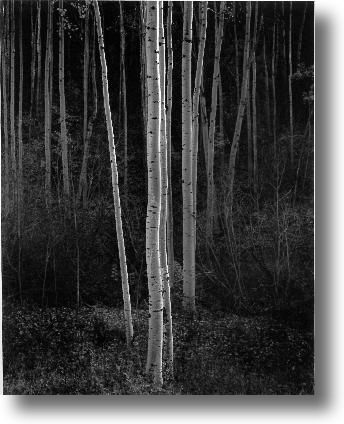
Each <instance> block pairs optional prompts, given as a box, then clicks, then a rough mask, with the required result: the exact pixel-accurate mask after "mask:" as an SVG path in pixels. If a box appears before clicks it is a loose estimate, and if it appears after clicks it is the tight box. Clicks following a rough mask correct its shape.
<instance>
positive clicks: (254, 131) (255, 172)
mask: <svg viewBox="0 0 344 424" xmlns="http://www.w3.org/2000/svg"><path fill="white" fill-rule="evenodd" d="M258 4H259V3H258V2H257V1H256V7H255V15H254V32H253V45H254V46H256V44H257V22H258ZM252 54H253V58H252V136H253V137H252V140H253V192H254V196H255V199H256V202H257V206H258V152H257V100H256V97H257V62H256V49H255V48H254V50H253V52H252Z"/></svg>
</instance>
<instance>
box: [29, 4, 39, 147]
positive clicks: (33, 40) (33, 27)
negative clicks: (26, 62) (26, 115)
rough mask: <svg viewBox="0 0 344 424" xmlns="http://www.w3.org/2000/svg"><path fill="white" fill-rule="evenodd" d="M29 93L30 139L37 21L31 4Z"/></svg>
mask: <svg viewBox="0 0 344 424" xmlns="http://www.w3.org/2000/svg"><path fill="white" fill-rule="evenodd" d="M30 7H31V31H32V33H31V92H30V122H29V139H31V127H32V119H33V105H34V103H35V102H34V97H35V80H36V39H37V20H36V21H35V19H34V12H33V11H34V5H33V3H32V2H31V3H30Z"/></svg>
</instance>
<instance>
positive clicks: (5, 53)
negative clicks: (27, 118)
mask: <svg viewBox="0 0 344 424" xmlns="http://www.w3.org/2000/svg"><path fill="white" fill-rule="evenodd" d="M3 7H4V18H3V23H4V37H3V38H2V60H1V71H2V84H1V88H2V105H3V134H4V144H5V148H4V155H5V157H4V162H5V193H4V203H5V207H4V216H5V218H7V216H8V213H9V206H10V205H9V203H10V165H9V162H10V161H9V139H8V84H7V83H8V64H9V50H10V41H9V3H7V4H4V5H3Z"/></svg>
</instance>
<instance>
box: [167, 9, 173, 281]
mask: <svg viewBox="0 0 344 424" xmlns="http://www.w3.org/2000/svg"><path fill="white" fill-rule="evenodd" d="M172 10H173V2H172V1H169V2H168V8H167V92H166V97H167V99H166V139H167V176H168V204H167V262H168V269H169V272H170V287H171V288H172V287H173V285H174V247H173V195H172V168H171V166H172V163H171V153H172V133H171V125H172V86H173V84H172V73H173V46H172Z"/></svg>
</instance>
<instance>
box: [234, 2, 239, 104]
mask: <svg viewBox="0 0 344 424" xmlns="http://www.w3.org/2000/svg"><path fill="white" fill-rule="evenodd" d="M233 20H234V47H235V85H236V94H237V103H238V105H239V102H240V77H239V49H238V36H237V26H236V2H235V1H234V2H233Z"/></svg>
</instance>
